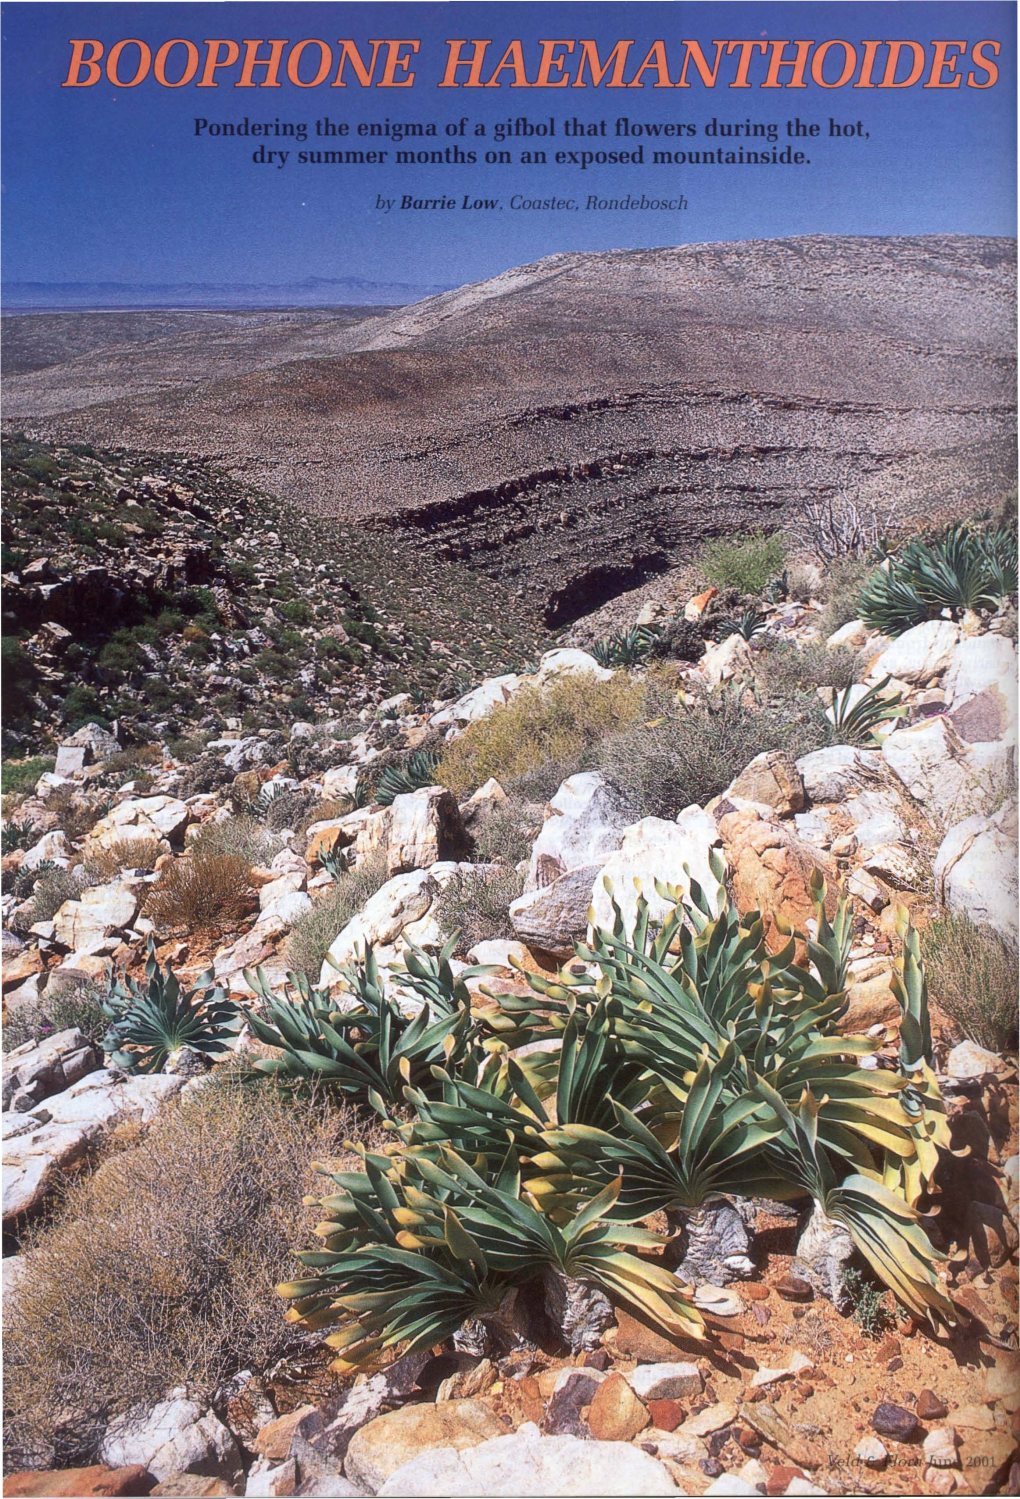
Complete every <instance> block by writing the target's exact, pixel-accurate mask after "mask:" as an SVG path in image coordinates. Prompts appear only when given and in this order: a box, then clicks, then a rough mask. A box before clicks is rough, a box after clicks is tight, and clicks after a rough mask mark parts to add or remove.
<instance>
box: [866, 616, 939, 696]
mask: <svg viewBox="0 0 1020 1499" xmlns="http://www.w3.org/2000/svg"><path fill="white" fill-rule="evenodd" d="M960 634H961V632H960V626H959V625H955V624H953V623H952V622H951V621H950V620H948V619H929V620H925V622H924V624H922V625H914V626H913V628H912V629H910V630H905V631H904V633H903V634H902V635H900V636H898V637H897V639H895V640H894V641H893V642H892V643H891V645H887V646H886V648H885V650H884V651H883V652H882V654H881V655H880V656H879V657H878V658H877V660H875V661H873V662H872V664H871V670H870V672H869V674H868V675H869V678H870V679H872V680H879V679H881V678H882V677H896V678H898V680H899V681H901V682H927V681H928V680H929V678H930V677H936V676H941V675H942V674H943V672H947V671H948V670H949V668H950V666H951V665H952V664H953V658H954V654H955V652H956V649H957V647H958V645H959V643H960Z"/></svg>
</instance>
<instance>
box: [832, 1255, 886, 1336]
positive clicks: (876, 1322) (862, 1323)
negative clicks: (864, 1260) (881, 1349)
mask: <svg viewBox="0 0 1020 1499" xmlns="http://www.w3.org/2000/svg"><path fill="white" fill-rule="evenodd" d="M843 1292H844V1294H845V1296H846V1297H847V1299H848V1300H849V1301H850V1303H851V1304H852V1306H853V1313H852V1316H853V1319H854V1321H855V1322H856V1323H857V1326H858V1327H859V1328H860V1330H861V1332H862V1333H863V1334H864V1336H865V1337H866V1338H880V1337H882V1336H883V1334H885V1333H887V1332H889V1331H890V1330H891V1329H892V1327H893V1326H894V1323H895V1319H894V1318H893V1316H892V1314H891V1313H890V1311H889V1308H888V1306H887V1304H886V1303H887V1301H888V1297H889V1293H888V1291H887V1290H886V1288H885V1286H883V1285H882V1283H881V1282H880V1281H878V1280H876V1278H875V1276H874V1275H873V1274H872V1272H871V1271H870V1270H862V1269H861V1268H860V1267H859V1266H857V1265H851V1266H850V1268H849V1270H847V1272H846V1274H845V1275H844V1276H843Z"/></svg>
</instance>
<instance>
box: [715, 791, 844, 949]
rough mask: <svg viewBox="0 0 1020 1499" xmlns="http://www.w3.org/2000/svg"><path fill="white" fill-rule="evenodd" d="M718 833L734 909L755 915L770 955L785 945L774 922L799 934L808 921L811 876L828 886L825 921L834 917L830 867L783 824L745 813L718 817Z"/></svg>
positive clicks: (833, 870)
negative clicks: (816, 875)
mask: <svg viewBox="0 0 1020 1499" xmlns="http://www.w3.org/2000/svg"><path fill="white" fill-rule="evenodd" d="M719 832H720V835H721V837H722V842H723V850H724V852H725V854H726V858H727V861H728V863H729V865H730V868H731V869H732V871H733V878H732V887H733V895H734V898H735V900H736V902H737V907H738V909H739V910H740V911H741V912H746V911H760V912H761V914H762V917H763V919H764V921H765V928H766V941H767V942H768V945H769V947H770V949H771V950H772V951H773V952H778V951H779V949H780V948H781V947H783V946H785V944H786V942H787V940H788V939H787V938H786V937H785V936H784V935H783V934H782V932H781V931H780V930H779V928H778V927H777V925H776V920H777V918H782V920H783V921H785V922H790V923H792V924H793V925H794V926H795V927H798V928H800V929H801V930H803V929H804V927H805V924H806V923H807V921H809V920H810V919H812V918H813V916H814V906H813V904H812V900H811V885H810V881H811V875H812V874H813V873H814V871H815V870H818V871H819V872H820V873H821V874H822V875H824V877H825V879H826V880H827V881H828V885H829V892H828V896H827V903H829V902H831V904H832V909H831V910H830V911H829V915H830V917H831V916H832V915H834V914H835V899H836V897H835V876H836V867H835V864H834V863H833V861H832V860H831V859H829V858H827V857H826V856H825V855H824V854H823V853H822V852H821V850H820V849H818V848H816V847H815V846H814V845H812V844H810V843H804V842H802V841H801V840H800V839H799V838H797V837H796V836H795V834H794V833H793V832H792V831H791V830H790V829H789V828H788V827H787V826H785V825H784V824H782V823H778V822H771V821H765V820H764V819H763V818H762V817H761V816H760V815H759V814H758V813H757V812H755V811H754V810H753V809H751V808H744V809H743V810H742V811H740V812H730V813H728V814H726V815H724V816H723V817H722V818H721V820H720V822H719Z"/></svg>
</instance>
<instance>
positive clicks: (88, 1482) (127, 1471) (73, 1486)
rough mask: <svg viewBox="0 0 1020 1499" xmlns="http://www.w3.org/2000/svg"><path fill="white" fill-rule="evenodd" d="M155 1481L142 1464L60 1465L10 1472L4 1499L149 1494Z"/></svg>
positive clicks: (85, 1498)
mask: <svg viewBox="0 0 1020 1499" xmlns="http://www.w3.org/2000/svg"><path fill="white" fill-rule="evenodd" d="M155 1485H156V1480H155V1479H154V1478H153V1476H152V1474H151V1473H150V1472H149V1471H148V1470H147V1469H146V1468H143V1467H142V1465H141V1463H131V1464H130V1466H128V1467H126V1468H108V1467H106V1465H105V1464H104V1463H95V1464H94V1465H93V1466H92V1467H91V1468H58V1469H53V1470H50V1471H44V1472H34V1473H8V1474H7V1477H6V1478H5V1479H4V1499H8V1496H11V1499H13V1496H19V1499H99V1496H101V1495H106V1494H124V1495H132V1494H149V1493H151V1492H152V1490H153V1488H155Z"/></svg>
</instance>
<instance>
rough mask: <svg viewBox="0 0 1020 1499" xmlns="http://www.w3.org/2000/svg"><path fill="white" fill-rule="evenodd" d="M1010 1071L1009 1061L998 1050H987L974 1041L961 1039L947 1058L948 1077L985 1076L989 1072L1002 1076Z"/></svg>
mask: <svg viewBox="0 0 1020 1499" xmlns="http://www.w3.org/2000/svg"><path fill="white" fill-rule="evenodd" d="M1008 1071H1009V1065H1008V1063H1007V1062H1005V1061H1004V1060H1003V1059H1002V1057H1000V1056H999V1054H998V1052H994V1051H987V1050H986V1049H985V1048H984V1047H983V1046H978V1045H977V1044H976V1043H975V1042H974V1041H961V1042H960V1044H959V1046H954V1047H953V1049H952V1051H951V1052H950V1053H949V1056H948V1057H947V1058H946V1075H947V1076H948V1077H985V1076H987V1075H988V1074H989V1073H993V1074H999V1075H1000V1076H1001V1075H1002V1074H1004V1073H1006V1072H1008Z"/></svg>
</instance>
